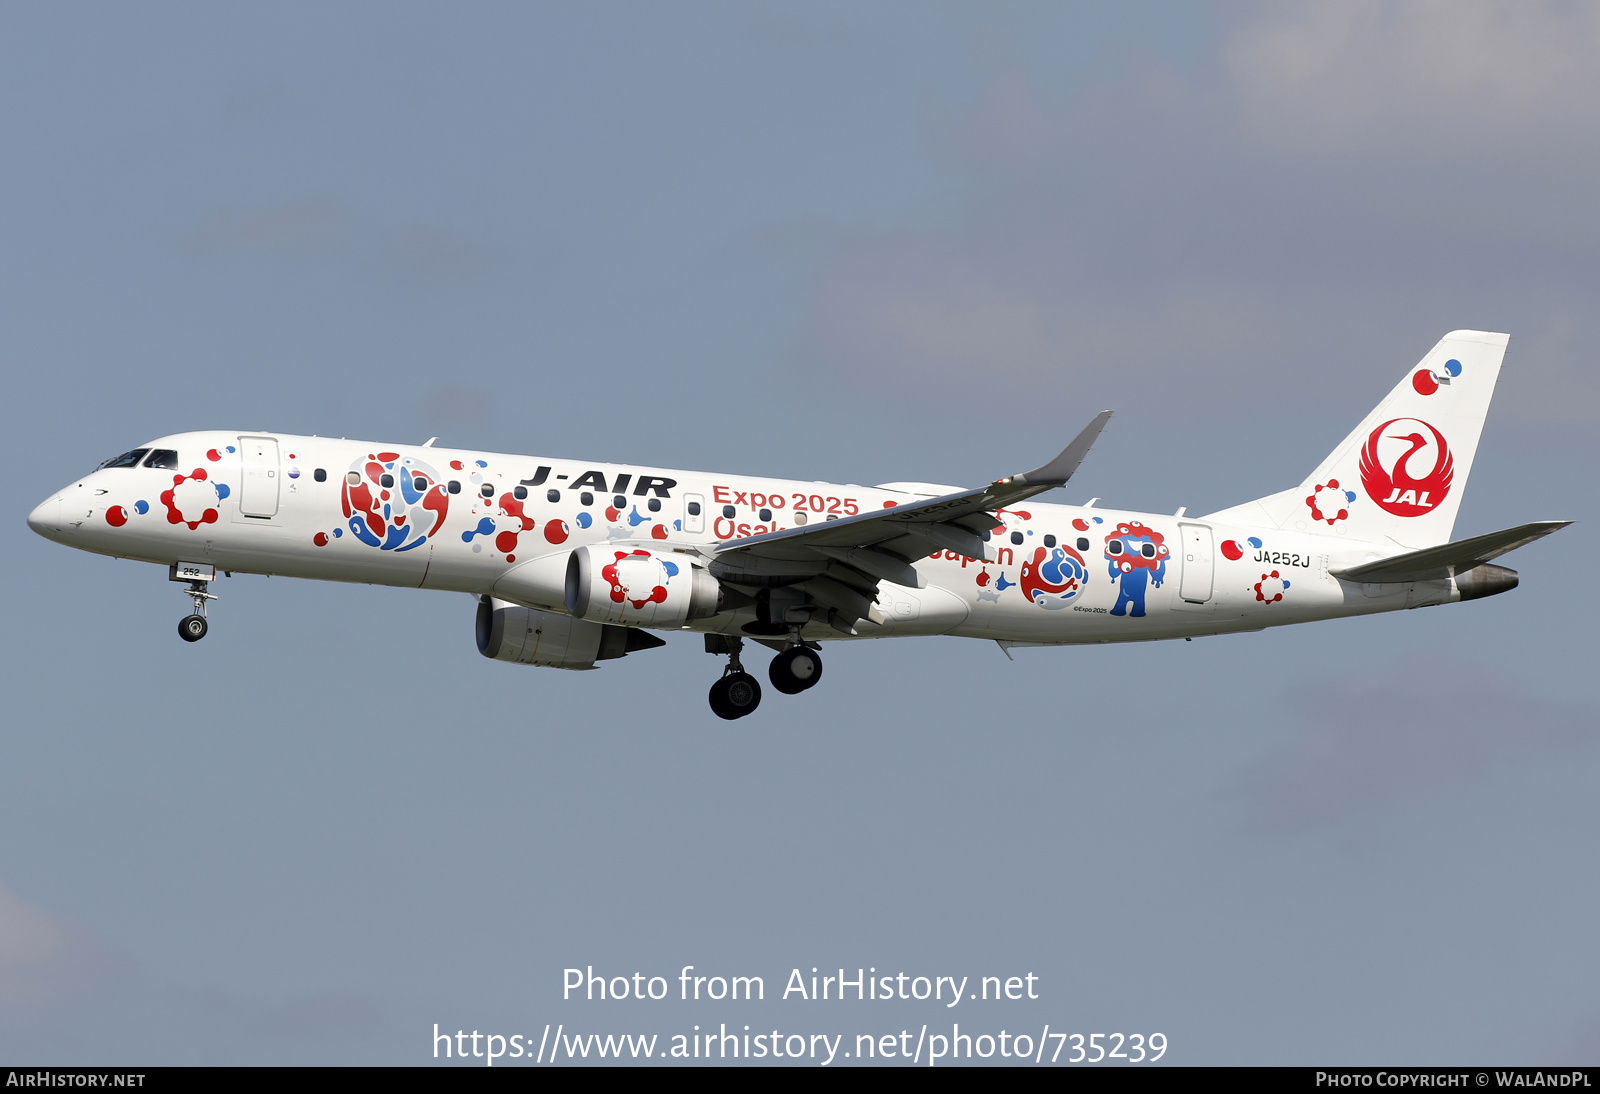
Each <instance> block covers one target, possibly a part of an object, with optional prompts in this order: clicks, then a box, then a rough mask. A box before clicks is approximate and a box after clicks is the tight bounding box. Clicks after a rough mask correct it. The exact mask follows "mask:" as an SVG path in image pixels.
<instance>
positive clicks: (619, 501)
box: [611, 494, 628, 509]
mask: <svg viewBox="0 0 1600 1094" xmlns="http://www.w3.org/2000/svg"><path fill="white" fill-rule="evenodd" d="M627 507H628V499H627V498H625V497H623V496H622V495H621V494H618V495H617V496H616V497H614V498H612V499H611V508H613V509H626V508H627Z"/></svg>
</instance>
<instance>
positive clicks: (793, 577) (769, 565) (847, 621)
mask: <svg viewBox="0 0 1600 1094" xmlns="http://www.w3.org/2000/svg"><path fill="white" fill-rule="evenodd" d="M1110 418H1111V411H1109V410H1107V411H1104V412H1102V413H1101V414H1099V415H1098V416H1096V418H1095V419H1094V421H1092V422H1090V423H1089V424H1088V425H1087V426H1086V427H1084V429H1083V432H1081V433H1079V434H1078V435H1077V436H1076V437H1074V438H1073V440H1072V443H1071V444H1069V445H1067V447H1066V448H1064V449H1062V450H1061V453H1060V454H1059V455H1058V456H1056V458H1055V459H1053V460H1051V461H1050V462H1049V463H1047V464H1044V465H1043V466H1041V467H1036V468H1034V469H1033V470H1032V471H1027V472H1024V473H1023V474H1020V475H1012V476H1009V477H1008V478H1004V479H999V480H997V481H995V482H992V483H990V484H989V485H988V486H983V487H979V488H977V489H974V490H962V491H959V492H957V493H954V494H945V495H943V496H942V497H937V498H926V499H923V500H920V501H913V502H907V503H905V504H903V505H896V506H893V507H892V508H886V509H879V510H877V511H875V512H871V513H861V514H858V515H857V516H853V517H840V518H838V519H837V520H827V521H824V522H822V523H818V524H812V525H809V526H806V527H800V528H785V529H784V530H783V531H781V532H768V533H767V534H766V535H761V536H748V537H746V538H744V539H733V540H728V541H727V542H725V543H722V544H719V545H718V548H717V552H716V556H715V558H714V559H713V561H712V563H711V572H712V573H713V574H715V575H716V576H717V577H719V578H721V579H722V580H724V581H727V582H730V583H732V584H735V585H744V586H746V587H754V588H761V587H768V586H772V585H778V584H791V585H797V586H798V587H799V588H800V589H802V590H803V591H804V592H806V593H807V594H808V595H809V597H810V598H811V599H812V600H813V601H815V602H817V603H819V604H821V605H823V606H825V607H827V608H829V609H831V611H830V612H829V619H830V621H832V622H833V625H834V626H835V627H836V628H837V629H839V630H841V631H844V632H845V633H848V634H853V633H855V632H854V630H853V629H852V627H851V626H850V625H851V624H852V623H854V622H855V620H857V619H863V618H871V612H872V602H873V600H874V599H875V598H876V596H877V591H878V582H879V581H892V582H894V583H896V584H899V585H906V586H909V587H912V588H918V587H920V586H921V582H920V580H919V579H918V577H917V572H916V570H915V569H913V568H912V565H911V563H912V561H913V560H915V559H918V558H926V557H927V556H928V555H930V554H932V553H933V552H934V551H937V550H949V551H957V552H959V553H961V554H963V555H966V556H968V557H969V558H983V557H985V556H984V549H985V548H984V539H983V536H984V534H985V533H987V532H988V531H989V530H991V529H992V528H994V526H995V525H996V524H997V523H999V518H998V517H996V516H995V510H997V509H1004V508H1006V507H1008V506H1011V505H1015V504H1016V503H1017V502H1020V501H1022V500H1023V499H1025V498H1031V497H1033V496H1034V495H1035V494H1042V493H1043V492H1044V491H1046V490H1053V489H1054V488H1056V487H1058V486H1062V485H1064V484H1065V483H1066V482H1067V480H1068V479H1070V478H1071V477H1072V474H1073V472H1074V471H1076V470H1077V469H1078V465H1079V464H1080V463H1082V462H1083V458H1084V457H1085V456H1086V455H1088V453H1089V448H1090V446H1092V445H1093V444H1094V441H1095V438H1096V437H1098V436H1099V435H1100V431H1101V430H1102V429H1104V428H1105V425H1106V422H1107V421H1109V420H1110ZM991 554H992V552H991Z"/></svg>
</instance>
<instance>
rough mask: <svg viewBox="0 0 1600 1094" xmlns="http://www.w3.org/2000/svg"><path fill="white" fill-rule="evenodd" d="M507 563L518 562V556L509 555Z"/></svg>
mask: <svg viewBox="0 0 1600 1094" xmlns="http://www.w3.org/2000/svg"><path fill="white" fill-rule="evenodd" d="M506 561H507V562H515V561H517V556H516V555H507V556H506Z"/></svg>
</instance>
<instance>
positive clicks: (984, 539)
mask: <svg viewBox="0 0 1600 1094" xmlns="http://www.w3.org/2000/svg"><path fill="white" fill-rule="evenodd" d="M989 539H990V534H989V532H987V531H985V532H984V533H983V542H985V543H988V542H989Z"/></svg>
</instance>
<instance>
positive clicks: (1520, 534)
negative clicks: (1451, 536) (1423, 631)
mask: <svg viewBox="0 0 1600 1094" xmlns="http://www.w3.org/2000/svg"><path fill="white" fill-rule="evenodd" d="M1571 523H1572V522H1571V521H1570V520H1539V521H1534V522H1533V523H1532V524H1519V525H1518V526H1517V527H1515V528H1507V529H1505V530H1503V531H1500V532H1489V533H1488V534H1486V535H1481V536H1473V537H1472V538H1471V539H1459V540H1456V542H1454V543H1445V544H1441V545H1440V546H1438V547H1428V548H1426V549H1424V550H1421V551H1410V552H1408V553H1406V554H1403V555H1394V556H1392V557H1390V558H1380V559H1378V560H1377V561H1376V562H1366V563H1363V564H1361V565H1360V566H1351V567H1349V568H1348V569H1344V570H1331V571H1329V572H1330V573H1332V574H1333V576H1334V577H1342V578H1345V579H1346V580H1348V581H1364V582H1368V583H1371V584H1381V583H1383V582H1388V581H1434V580H1440V579H1443V578H1448V577H1453V576H1455V575H1456V574H1461V573H1466V572H1467V571H1468V570H1470V569H1473V568H1474V567H1476V566H1481V565H1483V564H1484V563H1485V562H1488V561H1489V560H1490V559H1493V558H1499V557H1500V556H1501V555H1503V554H1505V553H1506V552H1507V551H1515V550H1516V549H1517V548H1518V547H1522V546H1526V545H1527V544H1529V543H1532V542H1533V541H1534V540H1536V539H1543V538H1544V537H1545V536H1548V535H1549V534H1550V533H1551V532H1555V531H1559V530H1560V529H1562V528H1565V527H1566V526H1567V525H1569V524H1571Z"/></svg>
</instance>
